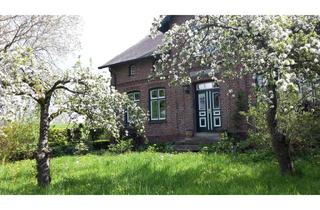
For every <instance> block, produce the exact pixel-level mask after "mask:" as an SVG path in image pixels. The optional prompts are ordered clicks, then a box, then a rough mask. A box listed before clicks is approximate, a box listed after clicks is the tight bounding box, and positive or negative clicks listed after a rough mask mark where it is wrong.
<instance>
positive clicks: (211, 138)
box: [175, 132, 220, 145]
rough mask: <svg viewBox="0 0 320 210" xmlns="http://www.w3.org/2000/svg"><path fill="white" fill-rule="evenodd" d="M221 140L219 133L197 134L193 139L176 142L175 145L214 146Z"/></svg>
mask: <svg viewBox="0 0 320 210" xmlns="http://www.w3.org/2000/svg"><path fill="white" fill-rule="evenodd" d="M219 139H220V134H219V133H206V132H201V133H195V135H194V136H193V137H189V138H184V139H182V140H179V141H176V142H175V145H201V144H212V143H214V142H216V141H218V140H219Z"/></svg>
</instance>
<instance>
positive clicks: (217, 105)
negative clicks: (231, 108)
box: [213, 93, 220, 109]
mask: <svg viewBox="0 0 320 210" xmlns="http://www.w3.org/2000/svg"><path fill="white" fill-rule="evenodd" d="M213 108H214V109H219V108H220V100H219V93H213Z"/></svg>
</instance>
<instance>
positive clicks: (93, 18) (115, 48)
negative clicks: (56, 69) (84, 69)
mask: <svg viewBox="0 0 320 210" xmlns="http://www.w3.org/2000/svg"><path fill="white" fill-rule="evenodd" d="M81 17H82V19H83V34H82V37H81V38H80V39H81V42H82V50H81V51H80V52H79V53H80V54H81V58H82V60H83V62H85V60H87V61H88V60H89V59H90V58H91V59H92V64H93V68H97V67H98V66H101V65H103V64H105V63H106V62H107V61H109V60H110V59H112V58H113V57H115V56H116V55H118V54H120V53H121V52H123V51H124V50H126V49H128V48H129V47H131V46H132V45H134V44H136V43H137V42H138V41H140V40H141V39H143V38H144V37H145V36H147V35H149V31H150V27H151V23H152V20H153V18H154V17H156V16H155V15H152V14H149V15H139V14H137V15H131V16H130V18H128V17H127V16H124V15H123V14H121V13H116V14H112V13H106V14H101V15H92V14H83V15H81Z"/></svg>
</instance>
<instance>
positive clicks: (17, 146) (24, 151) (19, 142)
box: [0, 121, 39, 162]
mask: <svg viewBox="0 0 320 210" xmlns="http://www.w3.org/2000/svg"><path fill="white" fill-rule="evenodd" d="M0 133H2V134H1V135H0V145H1V150H0V159H1V160H2V162H5V161H7V160H21V159H29V158H33V154H34V152H35V150H36V146H37V140H38V137H39V134H38V133H39V125H38V123H35V122H32V121H31V122H11V123H8V124H6V125H5V126H3V127H1V128H0Z"/></svg>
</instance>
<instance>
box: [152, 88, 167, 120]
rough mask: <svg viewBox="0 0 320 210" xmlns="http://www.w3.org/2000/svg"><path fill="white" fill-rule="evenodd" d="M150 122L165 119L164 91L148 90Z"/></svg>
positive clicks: (158, 89)
mask: <svg viewBox="0 0 320 210" xmlns="http://www.w3.org/2000/svg"><path fill="white" fill-rule="evenodd" d="M150 113H151V121H155V120H165V119H166V95H165V89H163V88H157V89H152V90H150Z"/></svg>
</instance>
